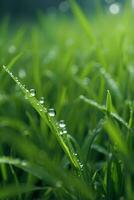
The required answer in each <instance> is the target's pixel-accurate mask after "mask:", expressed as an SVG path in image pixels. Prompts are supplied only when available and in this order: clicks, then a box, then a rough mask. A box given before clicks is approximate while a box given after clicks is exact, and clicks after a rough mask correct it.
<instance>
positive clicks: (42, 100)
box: [40, 97, 44, 105]
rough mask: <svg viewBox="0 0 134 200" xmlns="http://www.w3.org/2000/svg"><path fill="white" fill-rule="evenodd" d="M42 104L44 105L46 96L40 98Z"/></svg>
mask: <svg viewBox="0 0 134 200" xmlns="http://www.w3.org/2000/svg"><path fill="white" fill-rule="evenodd" d="M40 104H41V105H43V104H44V97H41V98H40Z"/></svg>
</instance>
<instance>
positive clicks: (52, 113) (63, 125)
mask: <svg viewBox="0 0 134 200" xmlns="http://www.w3.org/2000/svg"><path fill="white" fill-rule="evenodd" d="M30 94H31V96H32V97H35V95H36V91H35V89H30ZM39 103H40V104H41V105H44V103H45V100H44V97H41V98H40V100H39ZM48 115H49V116H50V117H55V116H56V111H55V109H54V108H49V109H48ZM56 125H57V128H58V129H59V130H60V135H61V136H64V135H67V128H66V123H65V121H64V120H60V121H59V122H56ZM73 155H74V157H76V158H77V162H78V164H79V166H80V169H81V171H83V164H82V163H81V161H80V160H79V157H78V154H77V153H74V154H73Z"/></svg>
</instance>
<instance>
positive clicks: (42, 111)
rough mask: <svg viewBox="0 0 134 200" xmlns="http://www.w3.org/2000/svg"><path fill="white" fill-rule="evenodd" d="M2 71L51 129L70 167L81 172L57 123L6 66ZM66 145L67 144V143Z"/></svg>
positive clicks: (77, 159) (73, 153) (76, 159)
mask: <svg viewBox="0 0 134 200" xmlns="http://www.w3.org/2000/svg"><path fill="white" fill-rule="evenodd" d="M3 69H4V70H5V71H6V72H7V73H8V74H9V75H10V77H11V78H12V79H13V80H14V81H15V82H16V84H17V85H18V86H19V87H20V89H21V90H22V92H23V93H24V94H25V95H26V98H27V99H28V101H29V102H30V104H31V105H32V106H33V108H34V109H35V110H36V111H37V112H38V113H39V114H40V116H41V117H42V118H43V119H44V121H45V122H46V123H47V124H48V126H49V127H50V128H51V130H52V132H53V133H54V135H55V136H56V138H57V140H58V142H59V144H60V145H61V146H62V148H63V150H64V152H65V153H66V155H67V156H68V157H69V159H70V161H71V163H72V165H73V166H74V167H75V168H76V169H78V170H81V167H80V164H79V158H77V157H76V154H75V152H73V149H72V147H69V146H67V144H66V141H68V138H67V137H66V138H65V137H64V138H63V137H62V135H61V134H60V128H59V127H58V126H57V122H56V121H55V119H53V118H52V117H50V116H49V114H48V112H47V108H46V107H44V106H42V105H41V104H40V103H39V101H38V100H37V99H36V98H35V97H33V96H32V95H31V93H30V92H29V91H28V90H27V89H26V88H25V86H23V85H22V84H21V83H20V82H19V80H18V78H17V77H15V76H14V75H13V73H11V72H10V71H9V69H8V68H7V67H6V66H3ZM67 143H68V142H67Z"/></svg>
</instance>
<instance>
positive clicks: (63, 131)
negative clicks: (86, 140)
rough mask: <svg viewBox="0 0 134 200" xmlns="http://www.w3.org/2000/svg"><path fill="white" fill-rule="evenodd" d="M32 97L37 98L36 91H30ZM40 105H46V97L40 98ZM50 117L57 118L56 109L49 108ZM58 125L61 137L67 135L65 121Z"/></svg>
mask: <svg viewBox="0 0 134 200" xmlns="http://www.w3.org/2000/svg"><path fill="white" fill-rule="evenodd" d="M30 95H31V97H35V95H36V91H35V89H30ZM39 103H40V105H42V106H43V105H44V103H45V99H44V97H41V98H40V100H39ZM40 111H41V110H40ZM48 115H49V116H50V117H55V116H56V111H55V109H54V108H49V109H48ZM56 124H57V125H58V128H59V129H60V135H64V134H67V129H66V124H65V122H64V120H60V121H59V123H56Z"/></svg>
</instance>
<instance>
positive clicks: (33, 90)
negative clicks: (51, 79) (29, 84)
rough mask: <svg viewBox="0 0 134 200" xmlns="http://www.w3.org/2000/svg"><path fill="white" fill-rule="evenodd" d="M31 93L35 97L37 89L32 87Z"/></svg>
mask: <svg viewBox="0 0 134 200" xmlns="http://www.w3.org/2000/svg"><path fill="white" fill-rule="evenodd" d="M30 94H31V96H32V97H35V94H36V92H35V89H30Z"/></svg>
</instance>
